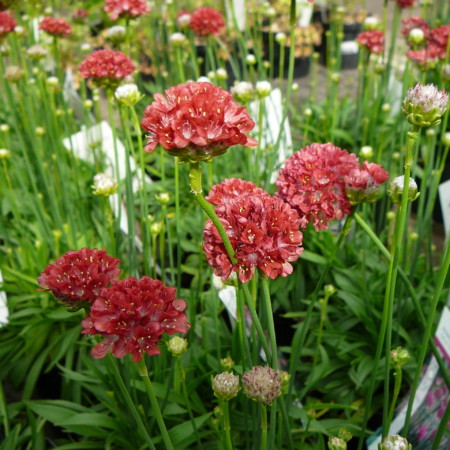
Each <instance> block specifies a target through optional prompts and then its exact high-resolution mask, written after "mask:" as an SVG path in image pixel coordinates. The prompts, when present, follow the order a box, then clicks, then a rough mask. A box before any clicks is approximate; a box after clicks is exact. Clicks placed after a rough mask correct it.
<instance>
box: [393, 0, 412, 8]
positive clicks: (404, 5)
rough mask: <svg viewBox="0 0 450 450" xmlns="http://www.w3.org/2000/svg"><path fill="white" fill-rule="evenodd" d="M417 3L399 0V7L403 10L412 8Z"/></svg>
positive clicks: (409, 0) (410, 0)
mask: <svg viewBox="0 0 450 450" xmlns="http://www.w3.org/2000/svg"><path fill="white" fill-rule="evenodd" d="M414 3H416V0H397V5H398V7H399V8H401V9H405V8H411V7H412V6H414Z"/></svg>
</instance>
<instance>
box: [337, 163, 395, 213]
mask: <svg viewBox="0 0 450 450" xmlns="http://www.w3.org/2000/svg"><path fill="white" fill-rule="evenodd" d="M388 179H389V173H388V172H386V170H384V169H383V168H382V167H381V166H380V165H379V164H376V163H370V162H368V161H364V164H363V165H362V166H361V167H358V168H355V169H353V170H352V171H351V172H350V173H349V174H348V175H346V176H344V181H345V192H346V194H347V197H348V199H349V200H350V204H352V205H356V204H358V203H372V202H374V201H375V200H376V199H377V194H378V190H379V187H380V185H381V184H383V183H385V182H386V181H387V180H388Z"/></svg>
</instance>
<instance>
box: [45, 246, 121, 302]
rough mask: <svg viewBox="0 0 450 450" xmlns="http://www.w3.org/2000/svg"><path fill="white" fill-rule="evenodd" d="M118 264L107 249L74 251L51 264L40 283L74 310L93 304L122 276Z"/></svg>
mask: <svg viewBox="0 0 450 450" xmlns="http://www.w3.org/2000/svg"><path fill="white" fill-rule="evenodd" d="M119 262H120V260H119V259H117V258H112V257H110V256H108V255H107V254H106V250H97V249H89V248H82V249H81V250H78V251H74V250H71V251H69V252H67V253H65V254H64V255H62V256H61V257H60V258H58V259H57V260H56V261H55V262H54V263H53V264H49V265H48V266H47V267H46V268H45V270H44V272H42V273H41V275H40V276H39V278H38V279H37V282H38V283H39V285H40V286H42V287H44V288H46V289H44V290H45V291H50V292H52V294H53V295H54V296H55V297H56V298H57V299H58V300H60V301H61V302H62V303H64V304H65V305H67V306H71V307H74V306H76V305H77V304H78V303H79V302H82V301H88V302H91V303H92V302H93V301H94V300H95V299H96V298H97V297H98V296H99V295H100V292H101V290H102V289H103V288H105V287H107V286H109V284H110V283H111V282H112V281H114V280H116V279H117V278H118V277H119V275H120V269H119V268H118V267H117V266H118V264H119Z"/></svg>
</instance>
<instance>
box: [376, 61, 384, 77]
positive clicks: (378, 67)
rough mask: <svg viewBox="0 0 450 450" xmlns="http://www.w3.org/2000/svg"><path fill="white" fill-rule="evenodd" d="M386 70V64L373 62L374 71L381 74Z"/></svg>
mask: <svg viewBox="0 0 450 450" xmlns="http://www.w3.org/2000/svg"><path fill="white" fill-rule="evenodd" d="M385 70H386V64H383V63H377V64H375V73H376V74H378V75H381V74H382V73H384V71H385Z"/></svg>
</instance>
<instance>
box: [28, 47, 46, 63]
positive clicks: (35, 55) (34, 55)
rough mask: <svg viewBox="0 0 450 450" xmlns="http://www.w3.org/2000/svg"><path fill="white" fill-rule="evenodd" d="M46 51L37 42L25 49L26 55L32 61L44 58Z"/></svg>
mask: <svg viewBox="0 0 450 450" xmlns="http://www.w3.org/2000/svg"><path fill="white" fill-rule="evenodd" d="M47 53H48V52H47V50H46V49H45V48H44V47H42V45H39V44H35V45H32V46H31V47H30V48H29V49H28V50H27V56H28V57H29V58H30V59H32V60H33V61H39V60H41V59H42V58H45V57H46V56H47Z"/></svg>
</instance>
